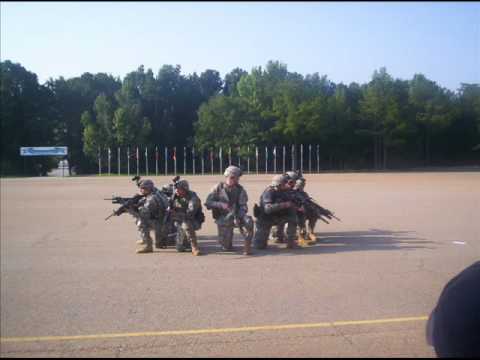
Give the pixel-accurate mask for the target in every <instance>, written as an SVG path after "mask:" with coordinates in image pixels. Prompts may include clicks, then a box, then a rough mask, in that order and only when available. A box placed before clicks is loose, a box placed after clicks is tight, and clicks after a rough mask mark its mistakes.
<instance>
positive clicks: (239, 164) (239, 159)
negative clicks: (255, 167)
mask: <svg viewBox="0 0 480 360" xmlns="http://www.w3.org/2000/svg"><path fill="white" fill-rule="evenodd" d="M240 150H241V149H240V146H239V147H238V149H237V151H238V167H239V168H240V169H241V168H242V160H241V158H240Z"/></svg>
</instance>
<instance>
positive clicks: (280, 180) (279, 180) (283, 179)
mask: <svg viewBox="0 0 480 360" xmlns="http://www.w3.org/2000/svg"><path fill="white" fill-rule="evenodd" d="M287 181H288V175H285V174H283V175H275V176H274V177H273V179H272V186H280V185H281V184H286V183H287Z"/></svg>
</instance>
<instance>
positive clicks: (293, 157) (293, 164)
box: [292, 145, 295, 171]
mask: <svg viewBox="0 0 480 360" xmlns="http://www.w3.org/2000/svg"><path fill="white" fill-rule="evenodd" d="M292 171H295V145H292Z"/></svg>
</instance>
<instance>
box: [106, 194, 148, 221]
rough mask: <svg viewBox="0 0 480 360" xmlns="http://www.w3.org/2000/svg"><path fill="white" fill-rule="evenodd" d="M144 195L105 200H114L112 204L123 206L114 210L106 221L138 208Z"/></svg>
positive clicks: (114, 197)
mask: <svg viewBox="0 0 480 360" xmlns="http://www.w3.org/2000/svg"><path fill="white" fill-rule="evenodd" d="M143 197H144V195H140V194H136V195H134V196H132V197H130V198H128V197H121V196H112V197H111V198H110V199H104V200H112V204H122V206H120V207H119V208H118V209H117V210H114V211H113V213H111V214H110V215H109V216H107V217H106V218H105V221H107V220H108V219H110V218H111V217H112V216H114V215H115V216H120V215H122V214H123V213H125V212H127V211H128V209H130V208H137V207H138V202H139V201H140V199H141V198H143Z"/></svg>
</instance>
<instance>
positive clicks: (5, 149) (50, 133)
mask: <svg viewBox="0 0 480 360" xmlns="http://www.w3.org/2000/svg"><path fill="white" fill-rule="evenodd" d="M0 79H1V81H0V101H1V107H0V119H1V144H0V153H1V174H2V175H3V174H21V173H25V174H28V175H33V174H36V175H46V173H47V172H48V170H50V169H51V168H52V167H53V166H54V165H55V160H53V159H52V158H49V157H28V158H25V157H23V158H22V157H21V156H20V147H22V146H53V145H59V144H58V143H56V142H55V139H54V134H55V128H56V127H57V125H58V124H57V118H56V114H55V112H54V109H53V94H52V93H51V91H50V90H49V89H48V88H47V87H45V86H43V85H40V84H39V83H38V80H37V75H35V74H34V73H32V72H30V71H27V70H26V69H25V68H24V67H23V66H21V65H20V64H18V63H12V62H11V61H9V60H6V61H3V62H1V63H0Z"/></svg>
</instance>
